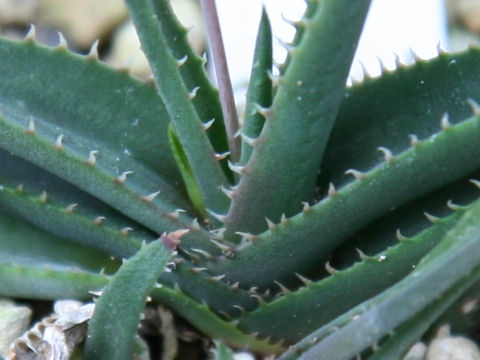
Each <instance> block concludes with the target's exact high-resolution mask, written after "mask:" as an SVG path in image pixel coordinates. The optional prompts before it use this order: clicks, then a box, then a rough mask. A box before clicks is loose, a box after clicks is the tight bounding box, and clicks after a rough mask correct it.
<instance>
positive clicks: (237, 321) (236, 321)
mask: <svg viewBox="0 0 480 360" xmlns="http://www.w3.org/2000/svg"><path fill="white" fill-rule="evenodd" d="M229 323H230V324H231V325H232V326H234V327H237V326H238V324H239V323H240V320H238V319H236V320H232V321H230V322H229Z"/></svg>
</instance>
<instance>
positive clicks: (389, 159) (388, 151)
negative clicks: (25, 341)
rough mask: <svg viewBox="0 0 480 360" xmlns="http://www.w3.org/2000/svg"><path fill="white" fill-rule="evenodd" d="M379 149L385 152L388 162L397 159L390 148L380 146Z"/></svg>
mask: <svg viewBox="0 0 480 360" xmlns="http://www.w3.org/2000/svg"><path fill="white" fill-rule="evenodd" d="M377 149H378V151H380V152H381V153H382V154H383V158H384V159H385V161H386V162H392V161H393V160H394V159H395V158H394V156H393V154H392V152H391V151H390V149H388V148H386V147H383V146H380V147H378V148H377Z"/></svg>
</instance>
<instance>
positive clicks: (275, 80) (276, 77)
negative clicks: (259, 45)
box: [252, 70, 283, 115]
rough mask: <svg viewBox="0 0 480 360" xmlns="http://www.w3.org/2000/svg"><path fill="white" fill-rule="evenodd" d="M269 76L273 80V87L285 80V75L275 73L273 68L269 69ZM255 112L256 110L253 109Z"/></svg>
mask: <svg viewBox="0 0 480 360" xmlns="http://www.w3.org/2000/svg"><path fill="white" fill-rule="evenodd" d="M267 76H268V78H269V79H270V81H271V82H272V86H273V87H277V86H278V85H280V84H281V83H282V81H283V77H282V76H280V75H275V74H274V73H273V72H272V71H271V70H267ZM253 110H254V111H255V112H256V110H255V109H253ZM252 115H255V114H252Z"/></svg>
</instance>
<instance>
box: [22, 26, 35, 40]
mask: <svg viewBox="0 0 480 360" xmlns="http://www.w3.org/2000/svg"><path fill="white" fill-rule="evenodd" d="M36 35H37V31H36V29H35V25H33V24H30V28H29V29H28V32H27V35H25V37H24V38H23V40H24V41H35V37H36Z"/></svg>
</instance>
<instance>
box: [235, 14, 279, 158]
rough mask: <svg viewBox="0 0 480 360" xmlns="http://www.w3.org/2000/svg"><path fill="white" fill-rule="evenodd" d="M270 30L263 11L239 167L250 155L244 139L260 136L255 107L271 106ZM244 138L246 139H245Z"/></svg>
mask: <svg viewBox="0 0 480 360" xmlns="http://www.w3.org/2000/svg"><path fill="white" fill-rule="evenodd" d="M271 71H272V29H271V28H270V20H269V19H268V16H267V13H266V12H265V9H263V12H262V18H261V20H260V27H259V29H258V35H257V44H256V46H255V53H254V55H253V66H252V73H251V74H250V81H249V85H248V90H247V103H246V106H245V118H244V120H243V126H242V135H243V139H242V154H241V157H240V162H239V163H240V165H245V164H246V163H247V162H248V160H249V158H250V155H251V153H252V150H253V148H252V146H251V145H250V144H249V143H248V142H247V141H246V139H255V138H256V137H257V136H259V135H260V132H261V131H262V128H263V123H264V122H265V118H264V117H263V116H262V115H261V114H260V113H259V112H258V111H257V108H256V107H257V106H261V107H264V108H268V107H269V106H270V105H271V104H272V81H271V80H270V77H269V74H271ZM245 137H246V138H245Z"/></svg>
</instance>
